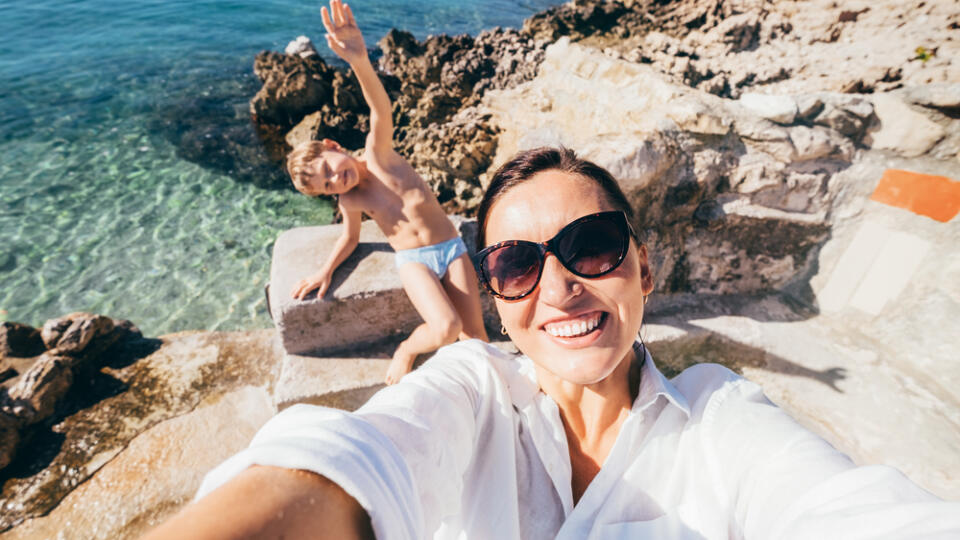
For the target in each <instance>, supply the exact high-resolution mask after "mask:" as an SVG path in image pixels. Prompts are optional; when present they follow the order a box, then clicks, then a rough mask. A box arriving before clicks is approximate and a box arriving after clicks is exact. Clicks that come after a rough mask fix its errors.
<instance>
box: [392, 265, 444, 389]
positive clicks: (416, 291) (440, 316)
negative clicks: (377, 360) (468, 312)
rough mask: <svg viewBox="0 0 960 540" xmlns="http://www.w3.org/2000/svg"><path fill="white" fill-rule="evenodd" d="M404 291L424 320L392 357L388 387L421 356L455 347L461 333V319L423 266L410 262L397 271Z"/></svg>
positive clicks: (437, 281) (435, 280)
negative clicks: (448, 345) (454, 343)
mask: <svg viewBox="0 0 960 540" xmlns="http://www.w3.org/2000/svg"><path fill="white" fill-rule="evenodd" d="M397 273H398V274H400V282H401V283H402V284H403V290H405V291H406V292H407V296H408V297H409V298H410V302H411V303H413V307H414V308H416V310H417V312H418V313H419V314H420V316H421V317H423V321H424V323H423V324H421V325H420V326H418V327H417V328H416V329H415V330H414V331H413V333H411V334H410V337H408V338H407V339H406V340H405V341H404V342H403V343H401V344H400V346H399V347H397V350H396V352H394V353H393V360H392V361H391V362H390V367H389V368H388V369H387V377H386V379H387V384H393V383H395V382H397V381H399V380H400V377H403V376H404V375H406V374H407V373H409V371H410V368H411V367H412V366H413V361H414V359H416V357H417V355H418V354H421V353H425V352H429V351H435V350H437V349H439V348H440V347H442V346H444V345H447V344H448V343H453V342H454V341H456V339H457V335H459V334H460V330H461V329H462V323H461V322H460V316H459V315H457V310H456V308H455V307H454V305H453V304H452V303H451V302H450V299H449V298H447V293H446V291H445V290H444V288H443V285H441V284H440V280H439V279H437V276H436V275H434V273H433V272H432V271H431V270H430V269H429V268H427V267H426V266H425V265H423V264H421V263H415V262H408V263H406V264H404V265H402V266H401V267H400V268H398V269H397Z"/></svg>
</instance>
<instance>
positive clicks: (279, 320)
mask: <svg viewBox="0 0 960 540" xmlns="http://www.w3.org/2000/svg"><path fill="white" fill-rule="evenodd" d="M453 221H454V223H455V224H456V225H457V227H458V229H459V230H460V233H461V235H462V236H463V237H464V239H465V240H466V241H467V247H468V249H470V252H471V253H473V252H474V250H473V249H472V244H473V236H474V231H475V227H476V222H475V221H473V220H463V219H459V218H453ZM341 231H342V226H341V225H325V226H318V227H299V228H296V229H291V230H289V231H286V232H284V233H283V234H281V235H280V236H279V237H278V238H277V241H276V243H275V244H274V246H273V260H272V263H271V269H270V288H269V291H268V299H269V302H270V315H271V317H272V318H273V322H274V324H275V325H276V327H277V331H278V333H279V334H280V339H281V342H282V344H283V348H284V350H286V351H287V353H289V354H297V355H303V354H307V355H321V354H327V353H332V352H337V351H344V350H348V349H354V350H356V349H358V348H362V347H363V346H365V345H369V344H373V343H379V342H381V341H383V340H385V339H388V338H390V337H392V336H397V335H399V334H406V333H408V332H410V331H412V330H413V329H414V328H415V327H416V326H417V325H418V324H420V323H421V322H422V319H421V318H420V315H419V314H418V313H417V311H416V310H415V309H414V307H413V304H412V303H410V300H409V299H408V298H407V294H406V292H404V290H403V286H402V285H401V283H400V278H399V276H398V275H397V272H396V266H395V265H394V251H393V249H392V248H391V247H390V244H389V243H388V242H387V239H386V237H385V236H384V235H383V233H382V232H381V231H380V229H379V228H378V227H377V224H376V223H375V222H373V221H366V222H364V223H363V225H362V226H361V228H360V244H359V245H358V246H357V249H356V250H354V252H353V253H352V254H351V255H350V257H348V258H347V260H346V261H344V263H343V264H341V265H340V267H339V268H337V270H336V271H335V272H334V274H333V282H332V283H331V285H330V289H329V290H328V291H327V294H326V296H325V297H324V298H322V299H318V298H316V295H315V294H313V295H311V296H308V297H307V298H306V299H304V300H296V299H294V298H292V297H291V295H290V291H291V290H293V287H294V285H295V284H296V283H297V282H298V281H299V280H301V279H303V278H304V277H305V276H307V275H309V274H311V273H313V272H316V271H317V269H318V268H319V267H320V265H321V264H323V262H324V261H326V259H327V257H328V256H329V254H330V250H331V249H332V247H333V244H334V242H335V241H336V240H337V238H338V237H339V236H340V234H341ZM481 298H482V299H483V302H484V314H485V318H486V319H487V321H488V325H491V326H493V327H498V326H499V323H497V322H495V321H496V320H497V318H496V315H495V310H494V309H493V302H492V300H491V299H490V298H489V295H487V294H485V293H482V294H481Z"/></svg>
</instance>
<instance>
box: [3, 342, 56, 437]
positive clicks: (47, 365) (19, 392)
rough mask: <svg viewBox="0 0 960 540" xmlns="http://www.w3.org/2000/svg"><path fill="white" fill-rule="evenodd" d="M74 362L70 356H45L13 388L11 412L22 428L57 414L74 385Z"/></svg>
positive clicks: (10, 392) (49, 354) (11, 390)
mask: <svg viewBox="0 0 960 540" xmlns="http://www.w3.org/2000/svg"><path fill="white" fill-rule="evenodd" d="M71 363H72V362H71V358H70V357H67V356H61V355H56V354H51V353H46V354H43V355H42V356H40V358H38V359H37V361H36V362H34V364H33V366H32V367H31V368H30V369H29V370H28V371H27V372H26V373H24V374H23V375H21V376H20V379H19V380H18V381H17V383H16V384H15V385H13V386H12V387H11V388H10V391H9V398H10V409H9V412H11V413H12V414H13V415H14V416H15V417H16V418H17V420H18V421H19V422H20V423H21V425H30V424H35V423H37V422H39V421H41V420H43V419H45V418H47V417H49V416H50V415H52V414H53V411H54V410H55V408H56V406H57V402H58V401H60V398H62V397H63V396H64V395H66V393H67V391H68V390H69V389H70V385H71V384H72V383H73V370H72V369H71ZM4 408H5V409H6V408H7V407H6V405H5V406H4Z"/></svg>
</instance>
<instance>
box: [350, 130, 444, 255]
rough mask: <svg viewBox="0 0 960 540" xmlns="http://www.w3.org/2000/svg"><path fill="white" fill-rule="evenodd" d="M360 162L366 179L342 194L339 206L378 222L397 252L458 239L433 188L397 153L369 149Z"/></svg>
mask: <svg viewBox="0 0 960 540" xmlns="http://www.w3.org/2000/svg"><path fill="white" fill-rule="evenodd" d="M378 153H379V154H387V155H377V154H378ZM361 159H362V160H363V161H364V163H365V165H366V167H367V173H368V175H367V178H365V179H364V181H363V182H361V183H360V184H358V185H357V186H356V187H355V188H353V189H351V190H350V191H348V192H346V193H344V194H342V195H341V196H340V204H341V205H342V206H343V208H344V209H345V210H354V211H362V212H364V213H365V214H367V215H368V216H370V217H371V218H372V219H373V220H374V221H376V222H377V225H379V226H380V230H382V231H383V233H384V234H385V235H386V236H387V241H388V242H389V243H390V246H391V247H392V248H393V249H394V250H396V251H400V250H403V249H414V248H419V247H424V246H430V245H434V244H438V243H440V242H444V241H446V240H450V239H452V238H455V237H456V236H457V235H458V233H457V230H456V228H455V227H454V226H453V223H451V222H450V220H449V218H447V214H446V212H444V210H443V208H441V207H440V203H439V202H438V201H437V199H436V197H435V196H434V195H433V192H432V191H431V190H430V187H429V186H428V185H427V183H426V182H425V181H424V180H423V178H421V177H420V175H419V174H417V172H416V171H415V170H414V169H413V167H412V166H410V164H409V163H407V162H406V160H404V159H403V158H402V157H401V156H400V155H398V154H397V153H396V152H395V151H393V150H389V151H380V152H374V151H372V150H371V149H370V148H367V149H366V151H365V152H364V155H363V157H362V158H361Z"/></svg>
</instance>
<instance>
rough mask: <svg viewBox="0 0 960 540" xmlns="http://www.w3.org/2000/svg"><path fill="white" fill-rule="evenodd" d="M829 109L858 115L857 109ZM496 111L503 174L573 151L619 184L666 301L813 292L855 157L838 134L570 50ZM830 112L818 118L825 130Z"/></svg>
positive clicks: (554, 51)
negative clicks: (540, 155)
mask: <svg viewBox="0 0 960 540" xmlns="http://www.w3.org/2000/svg"><path fill="white" fill-rule="evenodd" d="M817 99H818V100H819V101H820V103H821V104H822V103H824V102H825V101H828V102H830V103H834V101H836V103H837V105H836V107H835V108H836V109H837V110H843V111H846V110H847V109H843V108H841V107H846V106H847V104H846V102H845V101H844V99H841V98H838V99H836V100H833V97H832V96H830V95H821V96H818V98H817ZM794 103H796V102H795V101H794ZM850 107H851V108H855V104H854V105H850ZM796 108H797V112H796V113H792V114H793V115H794V116H795V117H796V116H797V115H798V114H799V106H796ZM806 108H810V107H809V106H807V107H806ZM483 110H485V111H488V112H489V113H490V114H491V117H492V118H493V120H494V121H495V122H496V123H497V127H498V129H499V131H500V133H499V142H498V147H497V156H496V158H495V159H494V164H495V165H496V164H499V163H501V162H502V161H504V160H506V159H507V158H508V157H509V156H510V155H512V154H513V153H515V152H516V151H517V150H519V149H522V148H531V147H535V146H543V145H560V144H562V145H565V146H567V147H570V148H573V149H575V150H577V151H578V152H579V153H580V154H581V155H583V156H585V157H587V158H588V159H591V160H593V161H596V162H597V163H599V164H600V165H602V166H604V167H606V168H607V169H608V170H610V171H611V172H612V173H613V174H614V176H615V177H617V178H618V179H619V180H620V182H621V185H622V187H623V188H624V190H625V192H626V193H627V196H628V198H629V199H630V200H631V201H632V203H633V204H634V206H635V208H636V209H637V212H638V216H639V217H638V220H639V223H638V225H639V227H640V228H641V229H644V230H646V231H647V232H648V240H649V241H650V243H651V245H656V246H657V249H656V250H653V257H654V263H655V267H656V268H657V269H658V272H657V274H656V276H657V290H659V291H663V292H710V293H721V294H730V293H744V292H750V291H761V290H774V289H781V288H784V287H789V286H792V285H794V284H799V283H802V282H803V280H804V276H805V275H806V273H807V272H808V271H809V269H810V265H811V264H812V262H813V260H814V259H813V257H814V256H815V254H816V250H817V248H818V246H820V245H821V244H822V242H823V240H824V239H825V238H826V236H827V231H828V224H827V221H826V216H827V214H828V212H829V211H830V208H831V206H830V204H831V201H830V194H829V191H828V190H827V189H826V185H827V182H828V181H829V179H830V178H831V176H832V175H833V174H834V173H836V172H837V171H839V170H842V169H843V168H845V167H848V166H849V163H850V160H851V159H852V157H853V154H854V147H855V142H854V141H853V140H852V139H850V138H849V137H846V136H844V135H843V134H842V133H840V132H838V131H836V130H834V129H831V128H827V127H820V126H816V125H814V126H812V127H811V126H810V125H809V123H803V124H796V125H787V126H783V125H780V124H778V123H775V122H772V121H770V120H768V119H766V118H764V117H762V116H757V115H754V114H752V113H751V112H750V110H749V109H748V108H747V107H744V106H743V105H742V103H741V102H737V101H732V100H724V99H721V98H718V97H716V96H713V95H710V94H708V93H705V92H700V91H697V90H694V89H691V88H689V87H686V86H682V85H676V84H673V83H671V82H669V81H668V80H666V79H665V78H664V77H662V76H661V75H660V74H659V73H658V72H657V71H656V70H654V69H653V68H651V67H649V66H644V65H640V64H634V63H631V62H627V61H623V60H619V59H616V58H611V57H609V56H606V55H604V54H601V53H600V52H598V51H596V50H593V49H589V48H586V47H582V46H580V45H576V44H573V43H571V42H569V41H568V40H566V39H562V40H560V41H558V42H557V43H555V44H553V45H551V46H549V47H548V48H547V50H546V55H545V59H544V62H543V63H542V64H541V68H540V73H539V74H538V76H537V78H536V79H534V80H533V81H531V82H529V83H525V84H522V85H520V86H517V87H516V88H514V89H511V90H506V91H502V92H494V93H491V94H490V95H489V96H488V98H487V99H485V100H484V104H483ZM611 110H616V111H618V113H617V114H616V115H610V114H609V111H611ZM824 110H826V107H825V106H824V107H822V108H821V110H820V111H815V112H810V111H806V112H807V113H808V114H809V115H811V116H810V117H811V118H812V119H814V120H816V119H817V118H819V114H823V111H824ZM864 110H870V111H872V109H864ZM857 112H858V113H861V114H862V113H863V111H860V110H857ZM849 114H851V116H853V113H849ZM858 118H859V117H858ZM781 120H786V118H781ZM795 120H796V118H795Z"/></svg>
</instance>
